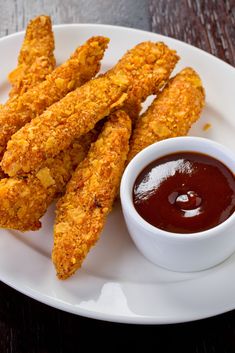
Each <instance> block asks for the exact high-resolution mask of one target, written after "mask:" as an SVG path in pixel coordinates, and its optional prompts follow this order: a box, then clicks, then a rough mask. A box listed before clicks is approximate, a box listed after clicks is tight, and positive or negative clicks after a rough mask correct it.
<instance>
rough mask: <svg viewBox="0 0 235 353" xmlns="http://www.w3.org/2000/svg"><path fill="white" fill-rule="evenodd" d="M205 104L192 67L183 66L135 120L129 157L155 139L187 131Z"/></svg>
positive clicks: (201, 87) (198, 78)
mask: <svg viewBox="0 0 235 353" xmlns="http://www.w3.org/2000/svg"><path fill="white" fill-rule="evenodd" d="M204 105H205V92H204V89H203V86H202V82H201V79H200V77H199V76H198V74H197V73H196V72H195V71H194V70H193V69H191V68H185V69H184V70H182V71H181V72H180V73H179V74H178V75H176V76H175V77H174V78H172V79H171V80H170V81H169V83H168V85H167V87H165V88H164V90H163V91H162V92H161V93H160V94H159V96H158V97H157V98H156V99H155V100H154V101H153V103H152V104H151V106H150V107H149V108H148V110H147V111H146V112H145V113H144V114H143V115H142V116H140V117H139V119H138V120H137V123H136V127H135V129H134V131H133V135H132V138H131V141H130V151H129V154H128V161H130V160H131V159H132V158H133V157H134V156H135V155H136V154H137V153H138V152H140V151H141V150H142V149H144V148H145V147H147V146H149V145H151V144H152V143H154V142H157V141H160V140H164V139H166V138H170V137H176V136H183V135H187V133H188V131H189V129H190V127H191V126H192V124H193V123H194V122H195V121H197V120H198V119H199V117H200V114H201V111H202V108H203V106H204Z"/></svg>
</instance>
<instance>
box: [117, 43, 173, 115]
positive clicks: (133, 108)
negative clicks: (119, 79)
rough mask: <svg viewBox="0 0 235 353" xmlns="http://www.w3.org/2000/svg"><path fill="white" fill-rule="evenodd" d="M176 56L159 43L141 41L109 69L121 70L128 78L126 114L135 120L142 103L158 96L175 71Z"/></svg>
mask: <svg viewBox="0 0 235 353" xmlns="http://www.w3.org/2000/svg"><path fill="white" fill-rule="evenodd" d="M178 60H179V57H178V55H177V54H176V52H175V51H174V50H171V49H169V48H168V46H167V45H166V44H164V43H162V42H157V43H153V42H142V43H140V44H138V45H136V46H135V47H134V48H133V49H131V50H129V51H128V52H127V53H126V54H125V55H124V56H123V57H122V58H121V59H120V60H119V62H118V63H117V65H116V66H115V67H114V68H113V69H111V70H110V72H114V73H115V72H120V71H123V72H125V74H126V75H127V76H128V77H129V79H130V82H131V84H130V86H129V89H128V92H127V93H128V99H127V101H126V102H125V107H124V108H125V111H126V112H127V113H128V115H129V116H130V117H131V118H132V120H133V121H135V118H136V116H138V114H139V113H140V110H141V103H142V102H143V101H145V99H146V98H147V97H148V96H149V95H151V94H157V93H158V92H159V90H160V89H161V88H162V87H163V86H164V85H165V83H166V82H167V80H168V78H169V76H170V74H171V72H172V70H173V69H174V67H175V65H176V63H177V61H178Z"/></svg>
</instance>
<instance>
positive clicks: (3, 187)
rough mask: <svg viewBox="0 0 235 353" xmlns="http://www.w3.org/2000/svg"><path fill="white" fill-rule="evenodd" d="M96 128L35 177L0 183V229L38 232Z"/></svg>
mask: <svg viewBox="0 0 235 353" xmlns="http://www.w3.org/2000/svg"><path fill="white" fill-rule="evenodd" d="M99 131H100V129H99V128H97V129H94V130H92V131H90V132H89V133H88V134H86V135H85V136H81V137H80V138H79V139H76V140H75V141H74V142H73V143H72V145H71V146H70V147H69V148H68V149H67V150H66V151H64V152H61V153H60V154H59V155H58V156H57V157H56V158H54V159H48V160H47V161H46V162H45V164H44V166H43V167H42V168H41V169H40V170H39V171H38V173H37V174H36V175H32V174H28V175H26V176H24V177H16V178H8V179H2V180H1V181H0V200H1V202H0V227H3V228H11V229H17V230H20V231H28V230H37V229H39V228H40V226H41V223H40V221H39V219H40V218H41V217H42V216H43V215H44V213H45V212H46V210H47V208H48V206H49V205H50V204H51V202H52V201H53V200H54V199H55V198H56V197H57V196H58V195H59V194H61V193H62V192H63V191H64V188H65V185H66V183H67V182H68V180H69V179H70V178H71V175H72V173H73V171H74V170H75V168H76V167H77V165H78V164H79V163H80V162H81V161H82V160H83V159H84V157H85V156H86V154H87V152H88V150H89V147H90V144H91V142H93V141H95V139H96V138H97V136H98V132H99Z"/></svg>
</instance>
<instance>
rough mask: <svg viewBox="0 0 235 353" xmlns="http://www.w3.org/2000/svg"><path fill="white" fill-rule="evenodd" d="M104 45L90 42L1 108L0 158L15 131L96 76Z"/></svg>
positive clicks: (105, 41)
mask: <svg viewBox="0 0 235 353" xmlns="http://www.w3.org/2000/svg"><path fill="white" fill-rule="evenodd" d="M108 42H109V40H108V39H107V38H104V37H92V38H90V39H89V40H88V41H87V42H86V43H85V44H84V45H82V46H81V47H79V48H78V49H77V50H76V51H75V53H74V54H73V55H72V56H71V58H70V59H69V60H68V61H66V62H65V63H64V64H62V65H61V66H59V67H57V68H56V69H55V70H54V71H53V72H52V73H51V74H50V75H48V76H47V77H46V80H45V81H43V82H41V83H39V84H38V85H36V86H34V87H32V88H31V89H29V90H28V91H27V92H26V93H24V94H23V95H21V96H19V97H18V98H17V99H14V100H10V101H9V103H6V104H5V105H4V107H3V108H2V109H1V110H0V154H1V153H3V152H4V150H5V148H6V144H7V142H8V140H9V139H10V138H11V136H12V135H13V134H14V133H15V132H16V131H17V130H19V129H20V128H21V127H22V126H24V125H25V124H26V123H27V122H29V121H30V120H32V119H33V118H35V116H37V115H40V114H41V113H42V112H43V111H44V110H45V109H46V108H47V107H49V106H50V105H52V104H53V103H55V102H57V101H59V100H60V99H61V98H63V97H64V96H65V95H66V94H67V93H68V92H70V91H72V90H73V89H75V88H76V87H79V86H81V85H83V84H84V83H85V82H86V81H89V80H90V79H91V78H92V77H93V76H94V75H96V73H97V72H98V71H99V68H100V61H101V59H102V58H103V55H104V51H105V49H106V48H107V45H108ZM70 142H72V141H70ZM68 145H69V144H68Z"/></svg>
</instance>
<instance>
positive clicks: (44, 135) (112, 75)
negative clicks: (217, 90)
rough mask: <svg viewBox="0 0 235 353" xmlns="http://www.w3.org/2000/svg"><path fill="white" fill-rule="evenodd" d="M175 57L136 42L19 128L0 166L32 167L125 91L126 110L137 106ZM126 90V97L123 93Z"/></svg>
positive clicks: (18, 170) (10, 169)
mask: <svg viewBox="0 0 235 353" xmlns="http://www.w3.org/2000/svg"><path fill="white" fill-rule="evenodd" d="M177 60H178V57H177V55H176V54H175V52H174V51H171V50H169V49H168V48H167V47H166V46H165V45H164V44H162V43H150V42H147V43H142V44H140V45H138V46H136V47H135V48H133V49H132V50H131V51H129V52H127V54H126V55H124V57H123V59H121V61H119V63H118V64H117V66H115V67H114V68H113V69H111V70H110V71H109V72H108V73H107V74H105V75H103V76H102V77H99V78H97V79H95V80H93V81H90V82H88V83H87V84H86V85H84V86H83V87H81V88H79V89H77V90H76V91H74V92H72V93H70V94H68V95H67V96H66V97H65V98H64V99H62V100H61V101H60V102H58V103H56V104H54V105H53V106H51V107H49V108H48V109H47V111H45V112H44V113H43V114H42V115H41V116H39V117H37V118H35V119H34V120H33V121H31V123H30V124H27V125H26V126H24V127H23V128H22V129H21V130H20V131H18V133H16V134H15V135H14V136H13V137H12V139H11V141H10V142H9V143H8V147H7V152H6V153H5V155H4V158H3V162H2V167H3V169H4V171H5V172H6V173H8V174H9V175H11V176H13V175H16V174H24V173H25V172H26V173H27V172H29V171H33V170H37V169H38V168H40V166H41V163H42V162H43V161H44V160H45V159H46V158H47V157H48V156H49V157H52V156H55V155H57V154H58V153H59V151H61V150H63V149H64V148H66V147H67V146H68V144H69V143H70V142H71V141H72V140H73V139H74V137H75V136H77V137H78V136H79V135H81V134H84V133H86V132H87V131H89V129H92V128H93V127H94V124H95V123H96V122H97V121H98V120H100V119H102V118H103V117H104V116H106V115H108V114H109V113H110V112H111V111H112V110H113V109H114V108H115V109H117V108H118V107H120V106H122V105H123V104H124V102H125V98H127V97H128V100H127V106H126V109H127V111H128V112H130V110H131V108H133V109H136V108H135V107H136V106H137V109H138V103H140V102H141V101H142V100H144V99H145V98H146V96H147V95H148V94H149V93H150V92H151V93H152V92H153V91H154V87H155V90H158V89H159V87H161V86H162V85H163V84H164V82H165V81H166V79H167V78H168V76H169V74H170V72H171V70H172V69H173V67H174V65H175V63H176V62H177ZM168 61H169V63H168ZM154 82H155V86H154ZM125 91H128V93H127V94H126V96H127V97H125V95H124V94H122V93H123V92H125ZM135 115H136V111H135Z"/></svg>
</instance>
